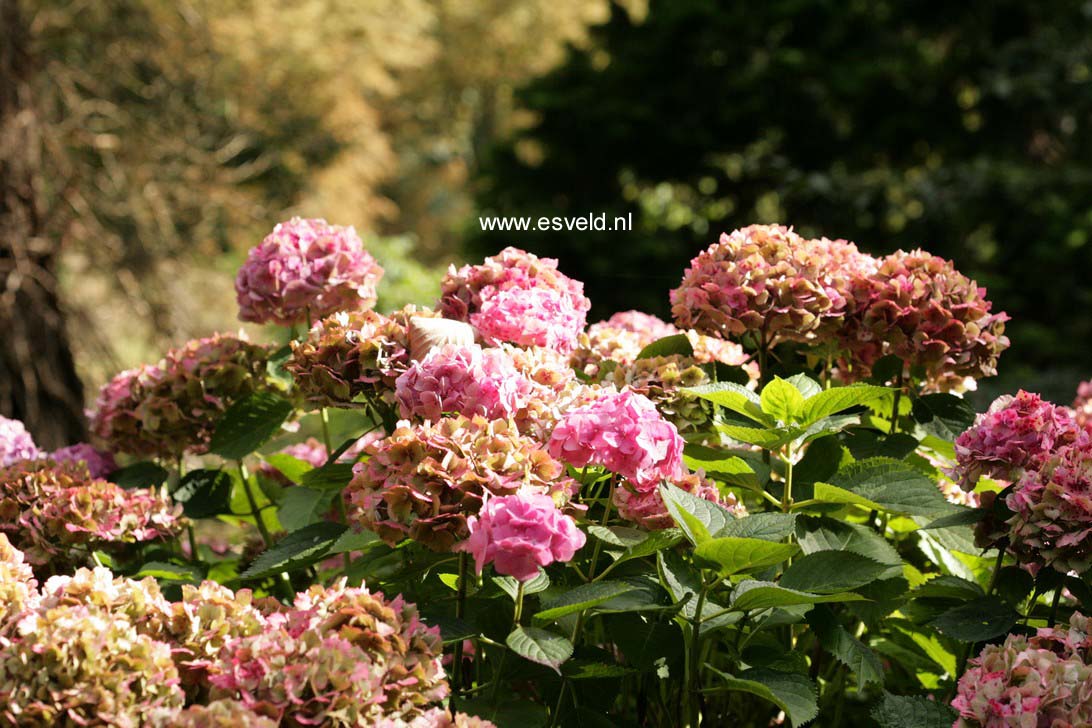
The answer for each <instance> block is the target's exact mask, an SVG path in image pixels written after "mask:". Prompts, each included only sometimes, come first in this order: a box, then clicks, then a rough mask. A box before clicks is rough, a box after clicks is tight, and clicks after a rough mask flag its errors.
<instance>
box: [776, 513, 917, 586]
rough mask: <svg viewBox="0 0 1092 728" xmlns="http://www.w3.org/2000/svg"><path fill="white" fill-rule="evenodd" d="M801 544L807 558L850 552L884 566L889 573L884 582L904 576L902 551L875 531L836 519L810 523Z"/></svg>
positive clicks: (806, 524) (805, 529)
mask: <svg viewBox="0 0 1092 728" xmlns="http://www.w3.org/2000/svg"><path fill="white" fill-rule="evenodd" d="M798 536H799V543H800V548H801V550H803V551H804V553H806V554H812V553H815V552H816V551H850V552H853V553H855V554H860V555H861V556H867V557H868V558H870V559H872V560H873V561H878V562H879V563H881V564H883V565H884V566H885V567H887V569H888V570H889V572H893V573H888V574H886V575H885V577H884V578H891V577H895V576H900V575H901V574H902V558H901V557H900V556H899V553H898V551H896V550H895V549H894V547H892V546H891V544H890V543H888V542H887V540H886V539H884V538H883V537H882V536H880V535H879V534H877V533H876V532H875V531H873V530H872V529H871V528H868V527H866V526H862V525H860V524H857V523H846V522H844V521H839V520H835V519H832V518H823V519H807V521H806V522H805V527H804V528H803V529H801V530H800V532H799V534H798Z"/></svg>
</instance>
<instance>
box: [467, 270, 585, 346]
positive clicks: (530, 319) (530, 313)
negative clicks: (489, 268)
mask: <svg viewBox="0 0 1092 728" xmlns="http://www.w3.org/2000/svg"><path fill="white" fill-rule="evenodd" d="M481 299H482V304H481V309H480V310H479V311H478V312H477V313H473V314H471V315H470V323H471V324H473V325H474V327H475V328H476V329H478V332H479V333H480V334H481V335H482V337H483V338H484V339H485V340H486V341H489V342H490V343H494V344H496V343H501V342H510V343H513V344H518V345H520V346H544V347H546V348H548V349H555V350H557V351H560V352H562V353H568V352H570V351H572V350H573V349H574V348H575V347H576V343H577V338H578V337H579V336H580V332H581V331H582V330H583V329H584V322H585V320H586V315H587V314H586V312H585V311H583V310H580V309H578V308H576V307H574V306H573V302H572V299H571V298H570V297H568V296H566V295H564V294H563V293H561V292H559V291H555V290H553V289H550V288H539V287H534V286H531V287H527V288H519V287H514V288H507V289H498V288H496V287H494V286H487V287H485V288H484V289H482V291H481Z"/></svg>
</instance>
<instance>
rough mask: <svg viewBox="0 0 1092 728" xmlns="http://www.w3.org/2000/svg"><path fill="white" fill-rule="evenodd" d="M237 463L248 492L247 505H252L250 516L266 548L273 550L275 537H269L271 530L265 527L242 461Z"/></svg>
mask: <svg viewBox="0 0 1092 728" xmlns="http://www.w3.org/2000/svg"><path fill="white" fill-rule="evenodd" d="M236 463H237V464H238V466H239V477H240V478H242V480H243V490H244V491H245V492H246V500H247V503H249V504H250V515H252V516H254V523H255V524H257V526H258V533H260V534H261V535H262V540H263V541H265V547H266V548H267V549H268V548H272V547H273V537H272V536H270V535H269V528H268V527H267V526H266V525H265V519H264V518H263V517H262V512H261V510H260V509H259V508H258V501H257V499H256V498H255V497H254V490H253V489H252V488H251V485H250V475H249V474H248V473H247V471H246V466H245V465H243V461H242V460H237V461H236Z"/></svg>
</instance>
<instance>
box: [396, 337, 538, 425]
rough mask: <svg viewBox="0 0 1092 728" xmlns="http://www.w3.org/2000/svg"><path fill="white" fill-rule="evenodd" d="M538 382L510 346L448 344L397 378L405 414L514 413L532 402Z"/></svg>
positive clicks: (430, 416)
mask: <svg viewBox="0 0 1092 728" xmlns="http://www.w3.org/2000/svg"><path fill="white" fill-rule="evenodd" d="M532 391H533V387H532V383H531V382H530V381H529V380H528V379H527V377H525V376H524V375H523V374H521V373H520V372H519V370H517V369H516V366H515V363H514V362H513V361H512V358H511V356H509V354H508V352H507V351H505V350H504V349H496V348H490V349H482V348H481V347H480V346H477V345H471V346H456V345H451V344H448V345H445V346H442V347H439V348H437V349H433V350H432V351H431V352H430V353H429V354H428V355H427V356H426V357H425V358H424V359H423V360H421V361H419V362H415V363H414V364H412V365H411V366H410V368H409V369H407V370H406V371H405V372H404V373H403V374H402V375H401V376H400V377H398V381H397V382H396V383H395V396H396V397H397V398H398V404H399V407H400V409H401V413H402V417H405V418H407V419H411V418H417V419H425V420H438V419H440V417H441V416H443V415H445V414H460V415H466V416H468V417H473V416H475V415H480V416H482V417H485V418H486V419H490V420H496V419H508V418H510V417H513V416H515V415H516V413H517V412H518V411H519V410H520V409H522V408H523V407H525V406H526V405H527V402H528V400H529V398H530V396H531V394H532Z"/></svg>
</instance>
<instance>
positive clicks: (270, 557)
mask: <svg viewBox="0 0 1092 728" xmlns="http://www.w3.org/2000/svg"><path fill="white" fill-rule="evenodd" d="M346 530H347V529H346V527H345V526H343V525H341V524H340V523H330V522H328V521H324V522H322V523H313V524H311V525H310V526H307V527H305V528H301V529H300V530H298V531H293V532H292V533H290V534H288V535H287V536H285V537H284V538H283V539H281V540H280V541H278V542H277V543H275V544H274V545H273V548H271V549H269V550H268V551H265V552H264V553H262V554H261V555H259V556H258V558H256V559H254V563H253V564H251V565H250V568H248V569H247V570H246V571H244V572H243V573H242V574H241V576H242V578H244V579H264V578H266V577H268V576H273V575H274V574H279V573H281V572H284V571H293V570H295V569H302V568H304V567H307V566H310V565H311V564H313V563H315V562H316V561H319V560H321V559H322V558H323V557H324V556H326V554H327V553H329V551H330V547H332V546H333V545H334V544H335V543H337V540H338V539H339V538H340V537H341V534H343V533H345V531H346Z"/></svg>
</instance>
